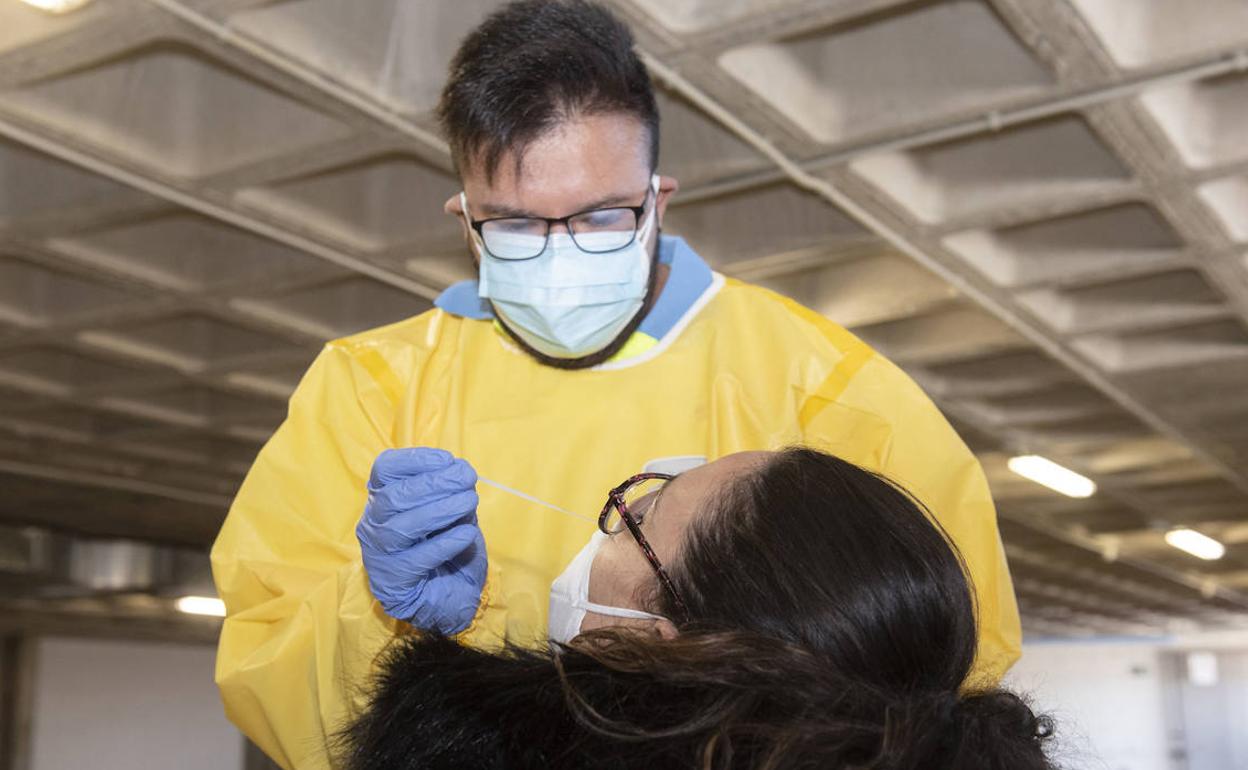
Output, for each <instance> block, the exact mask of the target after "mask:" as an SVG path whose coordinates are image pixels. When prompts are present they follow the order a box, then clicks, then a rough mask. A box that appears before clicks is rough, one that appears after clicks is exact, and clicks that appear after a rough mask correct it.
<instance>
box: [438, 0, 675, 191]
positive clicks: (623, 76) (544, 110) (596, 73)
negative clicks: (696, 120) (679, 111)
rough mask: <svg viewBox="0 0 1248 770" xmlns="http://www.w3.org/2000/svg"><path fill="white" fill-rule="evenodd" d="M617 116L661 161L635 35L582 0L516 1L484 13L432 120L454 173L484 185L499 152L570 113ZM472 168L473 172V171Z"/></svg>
mask: <svg viewBox="0 0 1248 770" xmlns="http://www.w3.org/2000/svg"><path fill="white" fill-rule="evenodd" d="M612 112H615V113H622V114H626V115H631V116H633V117H635V118H636V119H637V120H639V121H641V123H642V125H644V126H645V127H646V130H647V131H648V133H649V135H650V168H651V169H654V168H655V167H656V166H657V165H658V159H659V108H658V105H657V103H656V102H655V99H654V88H653V86H652V85H651V83H650V76H649V74H647V72H646V68H645V65H644V64H642V62H641V59H640V58H639V57H638V56H637V54H636V52H635V51H634V50H633V35H632V32H630V31H629V29H628V27H627V26H626V25H625V24H624V23H623V22H622V21H620V20H619V19H617V18H616V17H615V16H614V15H612V13H611V12H610V11H608V10H607V9H606V8H603V7H602V6H600V5H597V4H595V3H591V2H586V1H585V0H519V2H512V3H508V4H507V5H505V6H503V7H502V8H500V9H499V10H498V11H496V12H494V13H493V14H491V15H490V16H489V17H487V18H486V19H485V21H484V22H482V23H481V25H480V26H478V27H477V28H476V29H475V30H473V31H472V32H471V33H470V34H469V35H468V37H467V38H465V39H464V42H463V43H462V44H461V45H460V47H459V51H458V53H456V54H455V58H454V59H453V60H452V61H451V67H450V76H449V79H448V80H447V83H446V86H445V88H443V90H442V99H441V101H440V103H439V104H438V119H439V120H440V121H441V123H442V128H443V130H444V131H445V132H446V136H447V138H448V140H449V142H450V145H451V154H452V157H453V158H454V159H455V163H456V165H457V166H458V167H459V168H460V169H461V170H463V169H466V168H470V167H477V168H479V169H480V170H482V171H484V172H485V175H486V179H492V178H493V176H494V172H495V171H496V170H497V168H498V163H499V160H500V159H501V158H502V156H503V154H504V153H507V152H511V153H514V155H515V162H516V171H517V173H519V171H520V165H521V162H522V160H523V157H524V151H525V149H526V148H527V147H528V145H529V144H531V143H532V142H533V141H534V140H535V139H537V138H538V137H539V136H541V135H542V134H543V133H544V132H546V131H547V130H549V129H551V128H553V127H554V126H556V125H558V124H559V123H560V122H562V121H564V120H566V119H567V118H569V117H571V116H573V115H577V114H583V115H591V114H604V113H612ZM478 164H479V166H478Z"/></svg>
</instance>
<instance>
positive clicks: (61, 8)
mask: <svg viewBox="0 0 1248 770" xmlns="http://www.w3.org/2000/svg"><path fill="white" fill-rule="evenodd" d="M22 2H23V3H25V4H26V5H33V6H34V7H36V8H38V9H39V10H41V11H47V12H48V13H56V14H61V13H69V12H70V11H76V10H78V9H79V8H81V7H82V6H84V5H86V4H87V3H89V2H91V0H22Z"/></svg>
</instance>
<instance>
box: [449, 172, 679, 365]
mask: <svg viewBox="0 0 1248 770" xmlns="http://www.w3.org/2000/svg"><path fill="white" fill-rule="evenodd" d="M650 186H651V190H652V191H653V192H654V193H655V195H656V196H657V194H658V190H659V177H658V175H657V174H655V175H653V176H652V177H651V180H650ZM460 205H461V206H462V207H463V209H464V211H468V200H467V198H466V197H465V196H464V194H463V193H460ZM657 209H658V203H657V202H654V203H652V204H651V205H650V210H649V211H648V212H646V216H645V220H644V221H643V222H642V223H641V227H640V228H639V229H638V231H637V235H636V237H635V238H634V239H633V242H632V243H631V244H629V245H628V246H626V247H624V248H623V249H619V250H618V251H613V252H608V253H600V254H593V253H587V252H584V251H581V249H580V247H579V246H577V244H576V241H574V240H573V239H572V236H570V235H568V234H566V233H551V234H550V236H549V237H548V238H546V239H545V242H546V248H545V249H544V250H543V251H542V253H541V254H539V255H538V256H536V257H534V258H532V259H526V260H505V259H497V258H495V257H493V256H491V255H490V253H489V251H488V250H487V249H486V248H485V244H484V242H482V241H481V239H480V237H479V236H477V234H476V231H472V238H473V241H474V243H476V245H477V248H478V251H479V253H480V255H481V266H480V272H479V280H478V284H477V287H478V294H479V295H480V296H481V297H482V298H486V299H489V300H490V303H491V304H492V305H493V306H494V311H495V312H496V313H497V314H498V315H499V317H500V318H502V320H503V321H505V322H506V323H507V326H508V328H510V329H511V330H512V331H514V332H515V333H516V334H517V335H518V336H519V337H520V338H521V339H523V340H524V341H525V342H526V343H528V345H529V346H530V347H532V348H533V349H534V350H537V351H538V352H540V353H544V354H546V355H548V356H553V357H556V358H576V357H579V356H584V355H588V354H590V353H594V352H596V351H598V350H602V349H603V348H605V347H606V346H607V345H609V344H611V342H612V341H613V340H614V339H615V338H616V337H617V336H619V334H620V333H621V332H623V330H624V329H625V328H626V327H627V326H628V325H629V323H630V322H632V320H633V319H634V317H636V315H637V313H638V312H639V311H640V310H641V308H642V305H643V303H644V302H645V298H646V290H647V288H648V287H649V285H650V262H651V259H650V253H649V252H648V251H647V249H646V243H647V240H648V239H649V237H650V233H651V232H652V230H653V229H654V224H655V211H656V210H657ZM579 237H580V240H581V242H582V243H585V244H586V245H589V243H590V242H592V241H593V239H594V238H595V236H594V235H582V236H579ZM598 237H603V236H602V235H601V234H599V236H598ZM500 238H501V236H500ZM533 239H534V236H531V235H513V236H511V237H510V239H509V240H513V241H519V242H522V243H523V242H525V241H532V240H533ZM541 240H542V239H537V242H540V241H541Z"/></svg>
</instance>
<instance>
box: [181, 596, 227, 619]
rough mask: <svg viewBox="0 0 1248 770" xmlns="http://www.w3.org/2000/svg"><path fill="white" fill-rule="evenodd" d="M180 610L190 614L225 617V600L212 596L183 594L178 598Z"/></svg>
mask: <svg viewBox="0 0 1248 770" xmlns="http://www.w3.org/2000/svg"><path fill="white" fill-rule="evenodd" d="M178 610H179V611H180V612H185V613H186V614H188V615H213V616H215V617H218V618H223V617H225V602H223V601H221V600H220V599H215V598H213V597H211V596H183V597H182V598H181V599H178Z"/></svg>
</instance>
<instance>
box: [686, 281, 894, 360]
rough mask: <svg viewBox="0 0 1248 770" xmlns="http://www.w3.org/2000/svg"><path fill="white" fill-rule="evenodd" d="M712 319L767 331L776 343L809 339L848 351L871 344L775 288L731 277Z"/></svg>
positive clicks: (857, 349)
mask: <svg viewBox="0 0 1248 770" xmlns="http://www.w3.org/2000/svg"><path fill="white" fill-rule="evenodd" d="M708 310H711V314H710V316H709V318H708V320H712V321H715V322H720V323H724V322H727V323H733V324H738V325H743V326H746V327H753V328H756V329H759V330H761V331H765V332H767V334H768V335H769V338H770V340H771V342H772V343H781V342H783V341H784V340H793V341H794V342H801V341H805V342H806V343H808V344H809V345H812V346H815V347H818V348H828V349H829V350H830V351H835V352H837V353H841V354H844V353H846V352H848V351H850V350H854V351H861V350H866V351H870V350H871V349H870V347H869V346H868V345H867V344H866V343H865V342H863V341H862V340H860V339H859V338H858V337H856V336H855V335H854V334H853V333H852V332H851V331H849V330H848V329H846V328H845V327H844V326H841V325H840V324H838V323H836V322H835V321H833V320H832V319H830V318H828V317H827V316H824V315H821V314H820V313H818V312H816V311H814V310H811V309H810V308H808V307H806V306H805V305H803V304H801V303H800V302H798V301H797V300H795V299H793V298H791V297H787V296H785V295H783V294H780V293H778V292H776V291H773V290H771V289H768V288H765V287H763V286H758V285H757V284H752V283H748V282H746V281H742V280H739V279H736V278H728V279H727V281H726V282H725V283H724V287H723V289H722V290H721V291H720V293H719V295H718V296H717V297H716V298H715V302H713V303H712V305H711V307H709V308H708Z"/></svg>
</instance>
